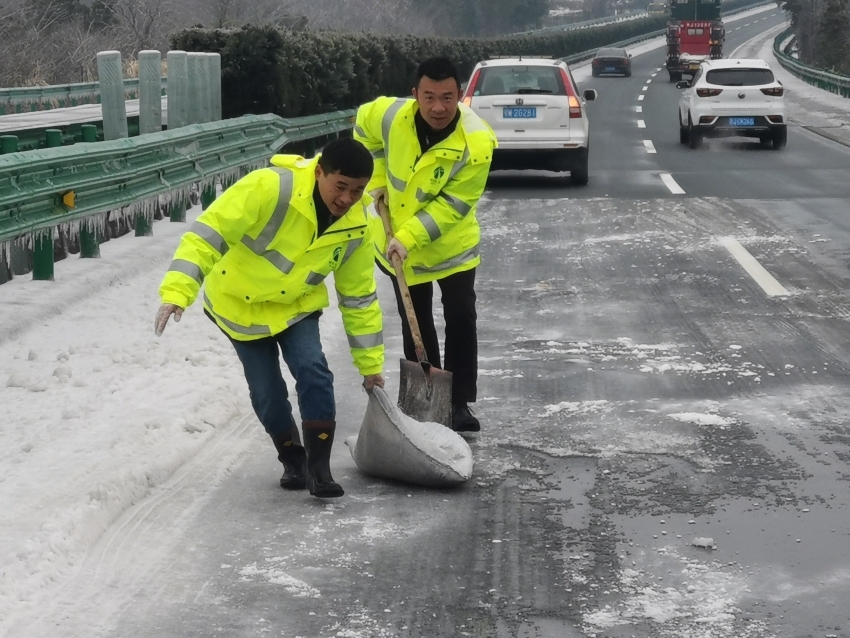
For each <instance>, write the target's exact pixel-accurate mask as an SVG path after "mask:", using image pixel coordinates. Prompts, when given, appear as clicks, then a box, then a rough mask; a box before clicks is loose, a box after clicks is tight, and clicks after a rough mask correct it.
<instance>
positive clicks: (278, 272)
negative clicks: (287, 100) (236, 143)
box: [159, 155, 384, 376]
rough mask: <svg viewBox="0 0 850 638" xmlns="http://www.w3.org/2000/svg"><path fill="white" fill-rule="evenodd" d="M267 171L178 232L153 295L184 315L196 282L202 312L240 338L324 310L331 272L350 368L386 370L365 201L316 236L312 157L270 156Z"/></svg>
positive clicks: (228, 192)
mask: <svg viewBox="0 0 850 638" xmlns="http://www.w3.org/2000/svg"><path fill="white" fill-rule="evenodd" d="M271 162H272V165H273V166H272V167H271V168H264V169H260V170H256V171H253V172H251V173H249V174H248V175H247V176H246V177H244V178H242V179H241V180H239V181H238V182H236V183H235V184H234V185H233V186H231V187H230V188H228V189H227V190H226V191H225V192H224V193H223V194H222V196H221V197H220V198H218V199H217V200H216V201H215V202H214V203H213V204H212V205H211V206H210V207H209V208H208V209H207V210H206V211H205V212H204V213H203V214H201V216H200V217H198V219H197V221H195V223H194V224H193V225H192V227H191V229H190V230H189V232H187V233H186V234H185V235H183V238H182V239H181V241H180V246H179V247H178V248H177V252H176V253H175V255H174V261H173V262H172V263H171V267H170V268H169V270H168V272H167V273H166V275H165V278H164V279H163V281H162V285H161V286H160V289H159V292H160V296H161V297H162V301H163V303H173V304H177V305H178V306H180V307H182V308H186V307H187V306H189V305H190V304H192V303H193V302H194V301H195V299H196V297H197V296H198V293H199V290H200V288H201V284H203V285H204V295H203V299H204V306H205V308H206V309H207V310H208V311H209V313H210V314H211V315H212V316H213V318H214V319H215V321H216V323H217V324H218V325H219V326H220V327H221V329H222V330H224V331H225V332H226V333H227V334H229V335H230V336H231V337H233V338H234V339H236V340H239V341H250V340H253V339H259V338H262V337H268V336H271V335H275V334H278V333H280V332H282V331H283V330H286V328H288V327H289V326H291V325H293V324H294V323H296V322H298V321H300V320H301V319H303V318H304V317H306V316H308V315H309V314H311V313H313V312H315V311H317V310H321V309H323V308H327V307H328V305H329V301H328V290H327V287H326V286H325V283H324V279H325V277H327V276H328V275H329V274H330V273H331V272H333V273H334V283H335V286H336V292H337V299H338V305H339V308H340V311H341V312H342V319H343V324H344V326H345V332H346V334H347V335H348V344H349V346H350V348H351V354H352V356H353V358H354V365H355V366H356V367H357V368H358V370H359V371H360V373H361V374H362V375H364V376H366V375H371V374H378V373H380V372H381V370H382V368H383V363H384V345H383V344H384V341H383V332H382V316H381V309H380V306H379V304H378V298H377V287H376V284H375V276H374V271H375V264H374V258H375V253H374V239H373V237H372V231H371V228H370V226H369V216H368V214H367V212H366V203H368V199H369V198H368V196H365V197H364V200H361V201H360V202H359V203H358V204H357V205H355V206H353V207H352V208H351V210H349V211H348V212H347V213H346V214H345V215H343V216H342V217H341V218H339V219H337V220H336V221H335V222H334V223H333V224H332V225H331V226H330V227H329V228H328V230H326V231H325V233H324V234H323V235H322V236H321V237H318V238H317V237H316V234H317V232H318V224H317V222H316V210H315V205H314V203H313V189H314V187H315V184H316V177H315V172H316V166H317V164H318V158H315V159H313V160H305V159H303V158H301V157H296V156H293V155H276V156H274V157H273V158H272V160H271Z"/></svg>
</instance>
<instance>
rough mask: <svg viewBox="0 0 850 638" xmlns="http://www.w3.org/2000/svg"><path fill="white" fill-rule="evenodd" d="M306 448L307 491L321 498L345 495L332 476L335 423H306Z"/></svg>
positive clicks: (303, 424)
mask: <svg viewBox="0 0 850 638" xmlns="http://www.w3.org/2000/svg"><path fill="white" fill-rule="evenodd" d="M302 426H303V428H304V448H305V449H306V450H307V489H309V490H310V494H312V495H313V496H317V497H319V498H335V497H337V496H342V495H343V494H345V492H344V491H343V489H342V487H341V486H340V485H339V484H338V483H336V482H335V481H334V479H333V477H332V476H331V467H330V462H331V448H332V447H333V443H334V430H336V422H335V421H304V422H303V423H302Z"/></svg>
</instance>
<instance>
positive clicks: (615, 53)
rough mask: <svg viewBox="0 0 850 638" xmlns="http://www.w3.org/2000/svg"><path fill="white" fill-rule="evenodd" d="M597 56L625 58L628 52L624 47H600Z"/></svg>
mask: <svg viewBox="0 0 850 638" xmlns="http://www.w3.org/2000/svg"><path fill="white" fill-rule="evenodd" d="M596 57H597V58H624V57H626V52H625V50H623V49H599V53H597V54H596Z"/></svg>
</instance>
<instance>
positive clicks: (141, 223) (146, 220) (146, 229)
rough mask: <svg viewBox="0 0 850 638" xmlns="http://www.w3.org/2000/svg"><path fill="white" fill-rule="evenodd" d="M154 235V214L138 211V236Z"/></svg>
mask: <svg viewBox="0 0 850 638" xmlns="http://www.w3.org/2000/svg"><path fill="white" fill-rule="evenodd" d="M152 235H153V215H150V216H148V214H147V213H146V212H145V211H140V212H138V213H136V237H151V236H152Z"/></svg>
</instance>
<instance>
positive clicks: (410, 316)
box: [375, 199, 428, 363]
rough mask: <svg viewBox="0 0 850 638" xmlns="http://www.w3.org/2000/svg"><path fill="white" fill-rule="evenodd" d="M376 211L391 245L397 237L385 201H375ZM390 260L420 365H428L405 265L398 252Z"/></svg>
mask: <svg viewBox="0 0 850 638" xmlns="http://www.w3.org/2000/svg"><path fill="white" fill-rule="evenodd" d="M375 210H377V211H378V215H379V216H380V218H381V221H382V222H384V231H385V232H386V233H387V243H388V244H389V242H390V240H391V239H393V237H395V235H394V234H393V227H392V225H390V217H389V211H387V207H386V205H385V204H384V200H383V199H378V200H376V201H375ZM390 260H391V261H392V264H393V268H394V269H395V277H396V282H397V283H398V289H399V291H401V300H402V303H403V304H404V310H405V312H406V313H407V323H408V325H410V334H411V335H412V336H413V345H414V347H415V348H416V358H417V359H419V363H428V355H427V354H425V345H424V344H423V343H422V333H421V332H420V331H419V322H418V321H417V320H416V311H415V310H413V300H412V299H411V298H410V289H409V288H408V287H407V280H406V279H405V277H404V264H403V263H402V261H401V257H399V256H398V253H396V252H394V253H393V254H392V255H391V256H390Z"/></svg>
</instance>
